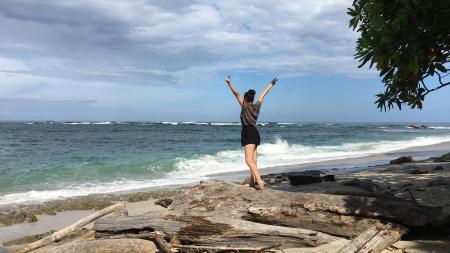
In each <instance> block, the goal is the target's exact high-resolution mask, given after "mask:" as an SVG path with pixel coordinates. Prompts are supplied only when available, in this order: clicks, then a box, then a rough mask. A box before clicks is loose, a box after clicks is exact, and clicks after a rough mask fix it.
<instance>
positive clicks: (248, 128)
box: [225, 75, 278, 190]
mask: <svg viewBox="0 0 450 253" xmlns="http://www.w3.org/2000/svg"><path fill="white" fill-rule="evenodd" d="M225 81H226V82H227V84H228V86H229V87H230V89H231V92H233V94H234V96H235V97H236V99H237V101H238V102H239V104H240V105H241V124H242V131H241V144H242V147H244V150H245V163H247V166H248V167H249V168H250V183H249V186H251V187H255V188H256V189H260V190H262V189H264V181H263V180H262V179H261V176H260V174H259V169H258V165H257V162H256V149H257V148H258V145H259V144H260V143H261V138H260V136H259V132H258V129H257V128H256V121H257V120H258V116H259V109H260V108H261V104H262V102H263V100H264V97H265V96H266V94H267V93H268V92H269V90H270V89H271V88H272V87H273V86H274V85H275V84H276V83H277V81H278V79H277V78H276V77H275V78H274V79H273V80H272V81H271V82H270V83H269V85H267V87H266V88H265V89H264V91H263V92H262V93H261V95H260V96H259V98H258V101H256V103H253V101H254V99H255V90H251V89H250V90H248V91H247V92H245V94H244V97H241V95H240V94H239V92H238V91H237V90H236V88H234V86H233V84H232V83H231V77H230V76H229V75H228V76H227V77H226V78H225Z"/></svg>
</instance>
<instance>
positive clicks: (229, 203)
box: [0, 153, 450, 252]
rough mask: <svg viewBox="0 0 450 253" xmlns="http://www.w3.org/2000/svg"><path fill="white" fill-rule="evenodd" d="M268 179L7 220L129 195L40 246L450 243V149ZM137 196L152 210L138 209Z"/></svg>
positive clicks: (79, 200)
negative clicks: (257, 185)
mask: <svg viewBox="0 0 450 253" xmlns="http://www.w3.org/2000/svg"><path fill="white" fill-rule="evenodd" d="M263 179H264V180H265V181H266V182H267V183H268V186H269V187H268V189H266V190H265V191H264V192H259V191H255V190H254V189H252V188H249V187H246V186H243V185H242V182H239V183H226V182H223V181H218V180H211V181H205V182H201V183H200V184H198V185H194V186H185V187H182V188H180V189H178V190H177V191H160V192H139V193H126V194H120V195H112V194H107V195H98V194H97V195H89V196H84V197H74V198H69V199H65V200H55V201H49V202H46V203H43V204H32V205H11V206H4V207H0V221H1V222H2V225H3V226H7V225H10V224H17V223H22V222H36V220H37V218H36V215H38V214H47V215H54V214H56V213H57V212H64V211H67V210H93V209H95V210H100V209H103V208H107V207H108V206H111V205H114V204H115V203H126V205H125V210H127V211H128V212H125V211H121V212H114V214H113V215H109V216H106V217H104V218H100V219H97V220H95V221H93V225H92V224H91V225H88V226H85V227H83V228H80V229H77V230H76V231H74V232H73V233H70V234H68V235H67V236H63V237H62V238H61V239H58V240H57V242H51V243H50V244H49V245H47V246H45V245H42V246H45V247H43V248H41V249H38V250H36V251H35V252H76V251H79V250H82V249H83V248H86V247H96V248H98V249H102V247H110V248H111V247H113V248H114V247H117V249H121V250H123V248H121V247H122V246H121V245H123V244H124V243H125V244H127V243H128V244H129V243H132V244H134V245H135V246H136V247H137V248H136V249H135V250H137V249H153V250H154V251H153V252H156V250H158V249H159V250H162V252H169V251H168V250H170V251H173V252H175V251H177V252H193V251H195V250H204V251H206V250H209V252H224V251H225V252H227V251H228V252H232V251H236V250H237V249H239V250H241V251H243V252H274V251H277V252H278V251H280V250H281V249H282V250H284V251H285V252H368V251H364V250H363V249H365V250H368V249H371V250H373V252H382V251H383V250H384V251H383V252H432V251H434V252H446V250H448V248H449V247H450V238H449V233H450V231H449V227H448V225H449V223H450V153H447V154H444V155H442V156H440V157H431V158H429V159H425V160H419V161H415V160H414V158H413V157H401V158H398V159H395V160H392V161H391V163H390V164H383V165H377V166H370V167H366V168H365V169H364V170H358V171H352V172H350V173H347V174H335V175H334V174H333V171H328V172H327V174H324V173H323V172H321V171H317V170H316V171H311V170H310V171H306V172H305V171H298V172H289V173H273V174H266V175H264V176H263ZM155 200H156V201H155ZM133 202H134V203H137V202H142V203H145V206H146V208H144V210H141V212H140V213H137V212H135V211H133V207H132V204H133ZM153 202H154V203H153ZM156 206H157V207H158V208H159V209H157V208H156V209H155V207H156ZM161 206H163V207H161ZM8 208H9V209H8ZM155 210H157V211H155ZM127 213H128V214H127ZM91 215H92V214H91ZM155 231H158V232H159V233H155ZM53 233H54V231H49V232H47V233H44V234H35V235H27V236H25V237H22V238H15V239H14V240H9V241H6V242H3V246H4V247H8V248H5V250H13V249H20V248H22V247H23V246H24V245H26V244H28V243H32V242H34V241H37V240H39V239H41V238H44V237H46V236H50V235H51V234H53ZM149 243H151V244H149ZM116 244H117V245H116ZM139 247H141V248H139ZM164 248H166V249H165V250H164ZM0 249H1V248H0ZM339 249H341V250H340V251H339ZM355 249H356V250H355ZM70 250H71V251H70ZM352 250H353V251H352ZM5 252H8V251H5ZM33 252H34V251H33ZM122 252H134V251H132V249H129V251H122ZM149 252H152V251H149ZM280 252H281V251H280Z"/></svg>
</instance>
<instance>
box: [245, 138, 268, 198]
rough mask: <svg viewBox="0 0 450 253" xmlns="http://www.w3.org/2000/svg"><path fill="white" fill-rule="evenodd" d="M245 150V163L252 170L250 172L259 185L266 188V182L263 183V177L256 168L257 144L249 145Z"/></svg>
mask: <svg viewBox="0 0 450 253" xmlns="http://www.w3.org/2000/svg"><path fill="white" fill-rule="evenodd" d="M244 149H245V162H246V163H247V166H248V167H249V168H250V172H251V174H252V176H253V178H254V180H255V182H257V183H258V185H259V187H260V188H261V189H262V188H264V181H262V179H261V176H260V174H259V170H258V167H257V166H256V162H255V160H256V156H255V152H256V145H255V144H247V145H245V147H244Z"/></svg>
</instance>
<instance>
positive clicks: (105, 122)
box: [93, 121, 112, 125]
mask: <svg viewBox="0 0 450 253" xmlns="http://www.w3.org/2000/svg"><path fill="white" fill-rule="evenodd" d="M93 124H94V125H111V124H112V122H111V121H102V122H94V123H93Z"/></svg>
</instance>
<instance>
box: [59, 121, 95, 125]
mask: <svg viewBox="0 0 450 253" xmlns="http://www.w3.org/2000/svg"><path fill="white" fill-rule="evenodd" d="M62 124H63V125H90V124H91V122H87V121H85V122H63V123H62Z"/></svg>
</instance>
